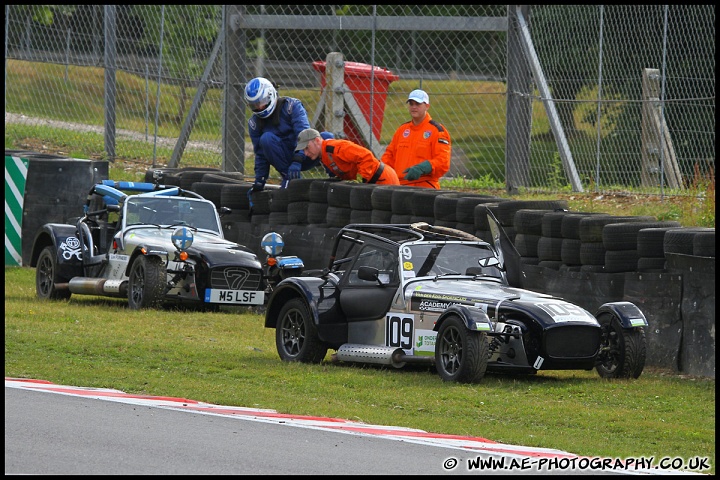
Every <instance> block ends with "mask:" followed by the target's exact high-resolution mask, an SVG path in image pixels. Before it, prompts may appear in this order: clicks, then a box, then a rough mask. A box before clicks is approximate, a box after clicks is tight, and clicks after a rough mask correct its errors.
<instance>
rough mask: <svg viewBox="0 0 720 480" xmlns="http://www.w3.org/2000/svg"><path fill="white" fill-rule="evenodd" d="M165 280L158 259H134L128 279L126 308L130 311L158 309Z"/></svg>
mask: <svg viewBox="0 0 720 480" xmlns="http://www.w3.org/2000/svg"><path fill="white" fill-rule="evenodd" d="M166 279H167V270H166V269H165V265H164V264H163V263H162V260H160V258H159V257H146V256H144V255H141V256H139V257H138V258H136V259H135V261H134V262H133V264H132V266H131V267H130V276H129V278H128V306H129V307H130V308H131V309H132V310H140V309H143V308H158V307H160V306H161V305H162V300H163V296H164V295H165V284H166Z"/></svg>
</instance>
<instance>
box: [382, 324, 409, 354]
mask: <svg viewBox="0 0 720 480" xmlns="http://www.w3.org/2000/svg"><path fill="white" fill-rule="evenodd" d="M414 323H415V318H414V316H413V315H409V316H400V315H386V316H385V346H387V347H399V348H402V349H404V350H412V348H413V325H414Z"/></svg>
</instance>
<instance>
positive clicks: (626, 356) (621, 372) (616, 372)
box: [595, 313, 647, 378]
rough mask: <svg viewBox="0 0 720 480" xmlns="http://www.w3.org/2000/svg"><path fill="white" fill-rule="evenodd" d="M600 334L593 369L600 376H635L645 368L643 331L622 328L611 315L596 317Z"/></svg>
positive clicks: (645, 352) (645, 348) (645, 350)
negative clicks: (598, 348)
mask: <svg viewBox="0 0 720 480" xmlns="http://www.w3.org/2000/svg"><path fill="white" fill-rule="evenodd" d="M598 322H600V327H601V328H602V336H601V339H600V353H599V354H598V357H597V360H596V362H595V369H596V370H597V372H598V374H599V375H600V376H601V377H603V378H638V377H639V376H640V374H641V373H642V371H643V368H645V357H646V354H647V346H646V344H645V330H644V329H642V328H623V326H622V325H621V324H620V321H619V320H618V318H617V317H616V316H615V315H611V314H608V313H605V314H601V315H600V316H599V317H598Z"/></svg>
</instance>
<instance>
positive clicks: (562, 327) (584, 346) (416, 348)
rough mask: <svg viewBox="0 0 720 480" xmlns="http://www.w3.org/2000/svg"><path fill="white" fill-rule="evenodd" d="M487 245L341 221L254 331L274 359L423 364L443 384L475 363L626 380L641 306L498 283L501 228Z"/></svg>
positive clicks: (638, 344) (448, 234) (421, 226)
mask: <svg viewBox="0 0 720 480" xmlns="http://www.w3.org/2000/svg"><path fill="white" fill-rule="evenodd" d="M491 228H492V231H493V237H494V240H493V245H491V244H490V243H488V242H485V241H483V240H481V239H479V238H477V237H475V236H473V235H470V234H468V233H465V232H463V231H460V230H455V229H451V228H445V227H438V226H431V225H428V224H427V223H415V224H403V225H392V224H388V225H378V224H350V225H347V226H346V227H344V228H342V229H341V230H340V231H339V234H338V235H337V238H336V239H335V243H334V247H333V251H332V255H331V257H330V259H329V264H328V266H327V268H325V269H323V270H322V271H318V272H316V274H314V275H309V273H310V272H305V275H304V276H297V277H291V278H288V279H285V280H283V281H281V282H280V283H279V284H278V285H277V287H276V288H275V289H274V291H273V292H272V294H271V296H270V298H269V300H268V305H267V309H266V314H265V327H267V328H274V329H275V340H276V346H277V351H278V354H279V355H280V358H281V359H282V360H285V361H297V362H309V363H319V362H321V361H323V360H324V359H325V357H326V355H327V352H328V350H330V349H333V350H336V352H335V353H334V354H333V357H334V359H335V360H339V361H342V362H361V363H372V364H384V365H391V366H393V367H396V368H402V367H404V366H405V365H406V364H426V365H433V364H434V366H435V368H436V370H437V373H438V374H439V376H440V377H441V378H442V379H443V380H446V381H455V382H463V383H475V382H478V381H480V380H481V379H482V378H483V376H484V375H485V373H486V372H487V371H491V372H507V373H529V374H532V373H536V372H537V371H539V370H590V369H592V368H595V369H597V372H598V373H599V374H600V376H601V377H605V378H615V377H627V378H637V377H639V376H640V374H641V373H642V371H643V368H644V365H645V356H646V344H645V328H646V327H647V325H648V323H647V320H646V319H645V316H644V315H643V313H642V312H641V311H640V310H639V309H638V308H637V307H636V306H635V305H634V304H632V303H629V302H613V303H606V304H604V305H602V306H601V307H600V308H599V309H598V311H597V312H596V314H595V315H592V314H590V313H589V312H588V311H586V310H585V309H583V308H581V307H579V306H577V305H574V304H572V303H569V302H567V301H565V300H563V299H561V298H557V297H553V296H550V295H545V294H541V293H536V292H533V291H529V290H524V289H521V288H513V287H510V286H509V285H508V282H507V280H506V271H505V265H504V261H503V255H502V251H501V250H500V248H501V236H500V234H501V233H504V232H502V231H499V229H500V228H501V227H499V225H498V224H497V222H493V223H491Z"/></svg>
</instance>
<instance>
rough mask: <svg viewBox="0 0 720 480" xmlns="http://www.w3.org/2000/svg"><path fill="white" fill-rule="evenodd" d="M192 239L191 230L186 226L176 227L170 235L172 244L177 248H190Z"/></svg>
mask: <svg viewBox="0 0 720 480" xmlns="http://www.w3.org/2000/svg"><path fill="white" fill-rule="evenodd" d="M194 239H195V236H194V235H193V232H192V230H190V229H189V228H187V227H179V228H176V229H175V231H174V232H173V234H172V236H171V237H170V240H171V241H172V243H173V245H175V248H177V249H178V250H187V249H188V248H190V246H191V245H192V243H193V240H194Z"/></svg>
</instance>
